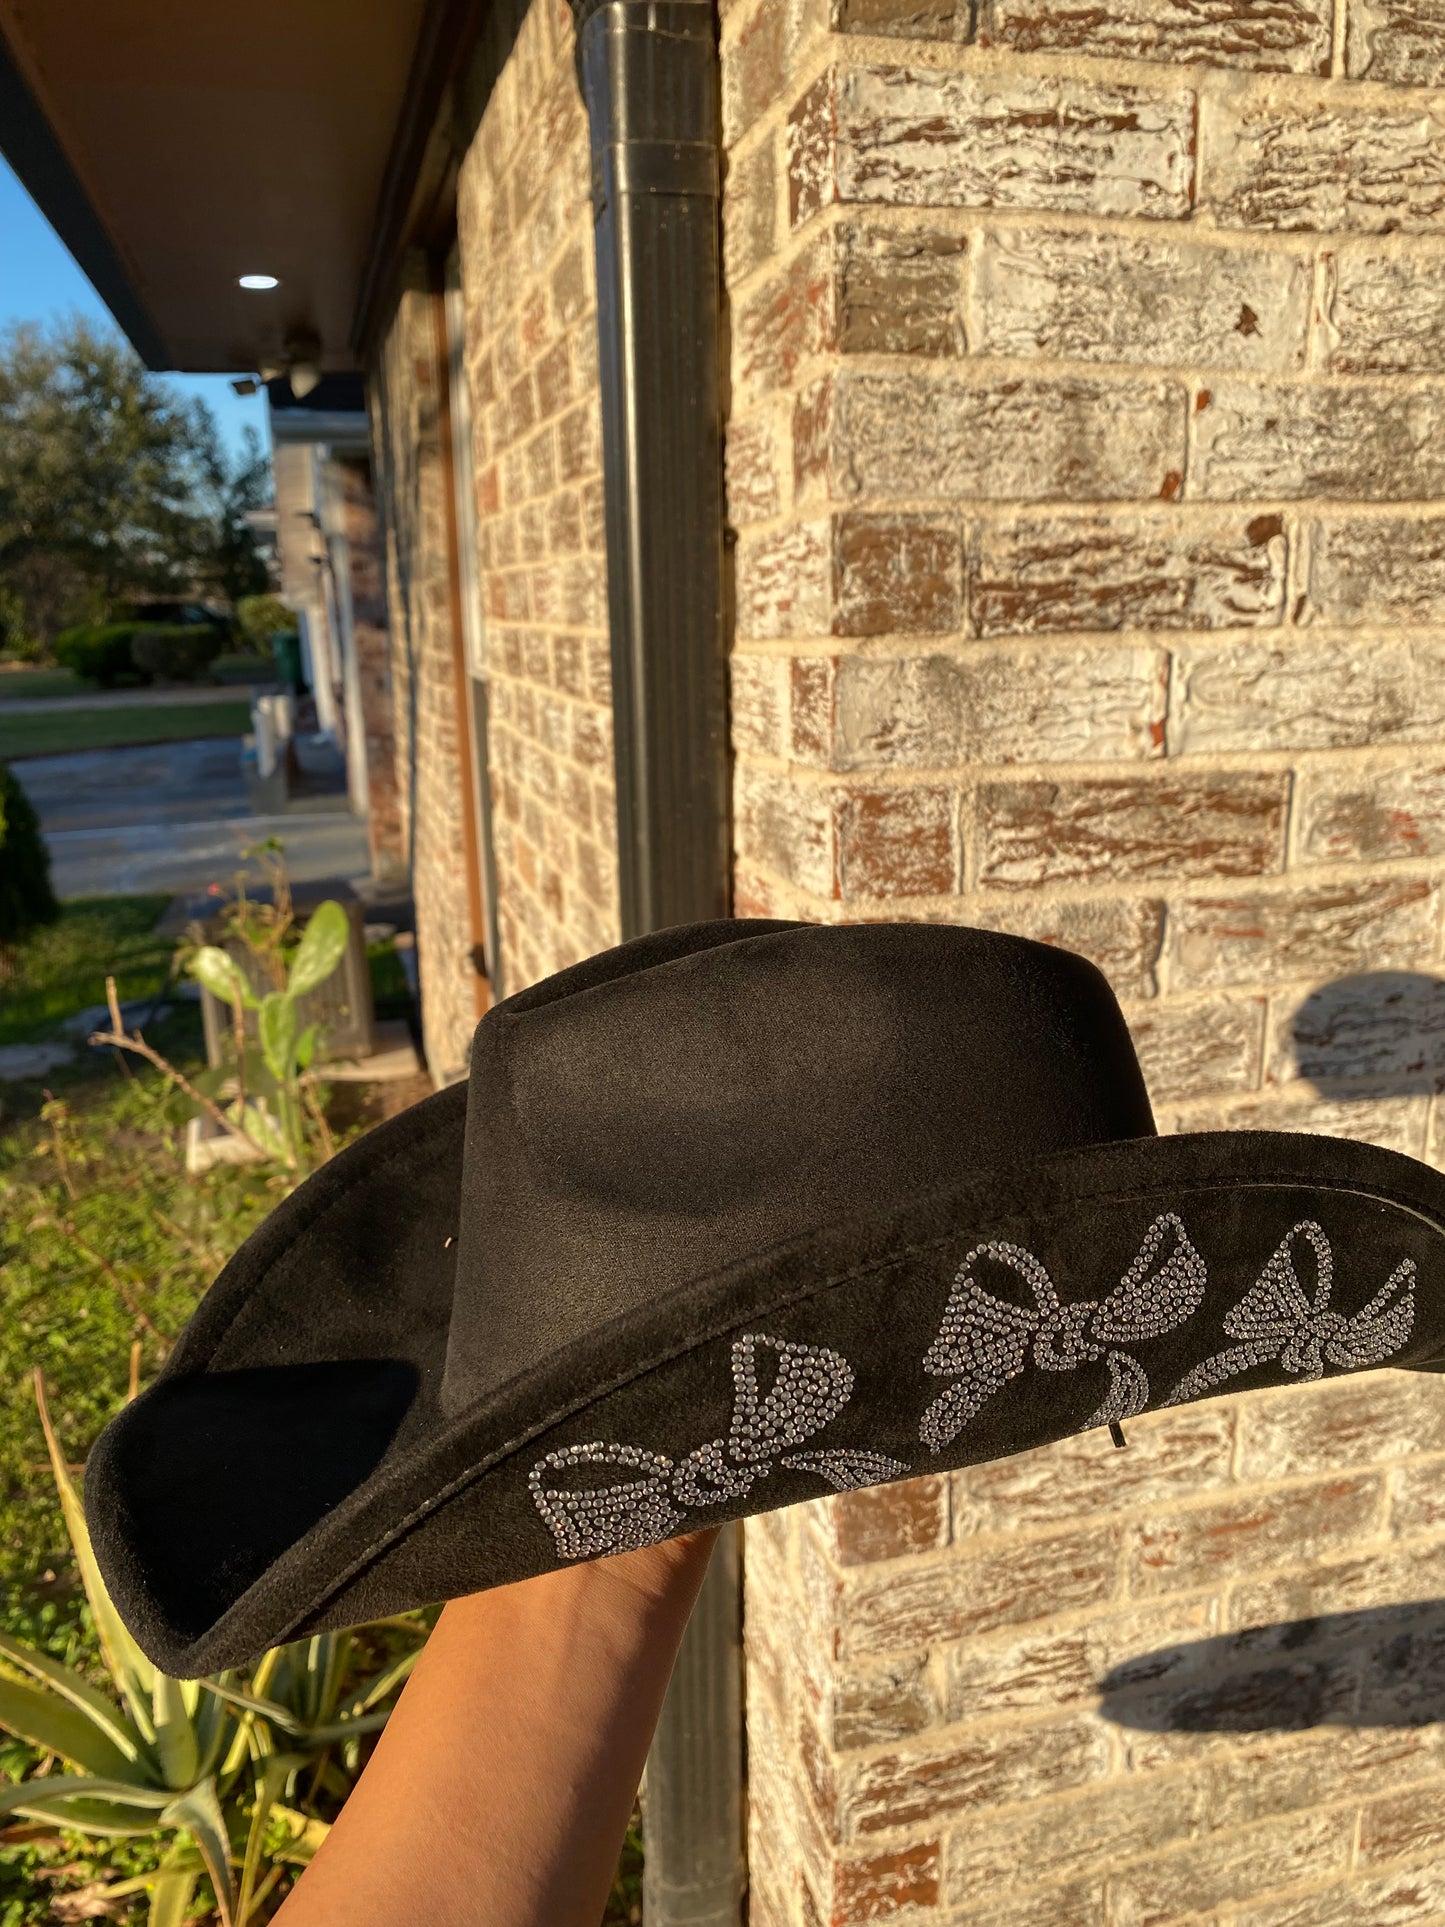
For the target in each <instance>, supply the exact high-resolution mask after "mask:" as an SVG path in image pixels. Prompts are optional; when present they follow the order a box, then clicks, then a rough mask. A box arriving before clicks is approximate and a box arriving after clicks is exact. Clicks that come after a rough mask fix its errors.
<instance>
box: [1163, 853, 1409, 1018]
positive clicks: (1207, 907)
mask: <svg viewBox="0 0 1445 1927" xmlns="http://www.w3.org/2000/svg"><path fill="white" fill-rule="evenodd" d="M1438 899H1439V890H1438V886H1436V885H1434V884H1431V883H1427V882H1424V881H1422V880H1420V879H1417V878H1413V877H1410V878H1401V879H1399V880H1398V881H1388V882H1358V883H1357V882H1349V883H1340V884H1329V885H1320V884H1316V885H1313V886H1310V887H1301V886H1299V885H1296V886H1295V887H1294V888H1292V889H1279V890H1274V891H1259V892H1257V893H1255V894H1251V895H1248V896H1235V897H1201V898H1197V899H1195V900H1193V901H1190V902H1183V903H1180V904H1179V905H1178V906H1177V907H1176V908H1175V909H1174V910H1173V911H1172V912H1171V914H1170V919H1169V924H1170V929H1169V970H1170V983H1171V986H1172V987H1173V988H1174V989H1176V990H1185V989H1195V990H1206V989H1214V988H1218V989H1228V988H1229V987H1231V986H1232V985H1236V984H1243V985H1253V984H1257V983H1261V982H1269V981H1272V980H1273V981H1280V980H1283V981H1286V982H1287V981H1288V980H1289V979H1290V978H1304V977H1316V978H1318V977H1324V976H1327V975H1329V974H1331V973H1335V972H1337V973H1343V972H1346V971H1355V970H1370V969H1383V968H1389V967H1391V966H1397V967H1403V966H1409V965H1412V964H1422V963H1427V962H1428V961H1429V960H1430V959H1431V957H1432V955H1433V953H1434V942H1435V929H1436V926H1437V923H1438V920H1439V901H1438Z"/></svg>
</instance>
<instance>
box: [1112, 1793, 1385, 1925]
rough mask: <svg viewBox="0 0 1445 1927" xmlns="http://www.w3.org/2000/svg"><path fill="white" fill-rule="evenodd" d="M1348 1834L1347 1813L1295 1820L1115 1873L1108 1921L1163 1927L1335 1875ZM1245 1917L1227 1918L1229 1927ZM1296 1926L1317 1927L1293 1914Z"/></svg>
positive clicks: (1345, 1855) (1343, 1863) (1312, 1918)
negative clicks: (1227, 1905)
mask: <svg viewBox="0 0 1445 1927" xmlns="http://www.w3.org/2000/svg"><path fill="white" fill-rule="evenodd" d="M1353 1830H1354V1816H1353V1814H1349V1813H1343V1814H1342V1813H1310V1814H1301V1815H1298V1816H1293V1817H1291V1818H1289V1819H1286V1820H1272V1821H1270V1822H1269V1823H1268V1824H1267V1825H1265V1826H1259V1827H1251V1828H1249V1829H1248V1830H1247V1831H1245V1832H1241V1833H1236V1834H1233V1835H1229V1836H1227V1837H1226V1838H1224V1839H1222V1840H1219V1839H1212V1838H1211V1839H1206V1840H1203V1841H1201V1842H1200V1843H1199V1844H1198V1845H1196V1846H1192V1847H1186V1848H1183V1849H1182V1850H1180V1851H1179V1852H1176V1853H1170V1854H1161V1855H1160V1856H1159V1857H1158V1858H1156V1859H1154V1860H1150V1861H1146V1862H1144V1864H1143V1865H1141V1866H1138V1867H1131V1868H1129V1869H1127V1870H1126V1871H1121V1872H1119V1873H1117V1874H1115V1876H1114V1877H1113V1879H1112V1880H1111V1881H1110V1882H1109V1905H1110V1908H1111V1910H1112V1911H1111V1914H1110V1919H1111V1921H1113V1922H1114V1923H1115V1927H1164V1923H1165V1922H1167V1921H1174V1920H1182V1919H1184V1918H1186V1917H1190V1918H1197V1917H1198V1916H1199V1915H1200V1914H1202V1913H1204V1912H1205V1910H1206V1909H1211V1908H1214V1907H1219V1906H1223V1905H1226V1904H1227V1903H1228V1902H1230V1901H1240V1900H1252V1899H1254V1898H1255V1897H1256V1896H1257V1895H1259V1894H1260V1893H1266V1892H1268V1890H1269V1889H1270V1888H1271V1887H1289V1886H1293V1885H1295V1884H1296V1883H1298V1882H1301V1881H1305V1880H1318V1879H1320V1878H1321V1876H1323V1875H1327V1874H1329V1873H1332V1872H1335V1871H1343V1870H1344V1869H1345V1867H1347V1866H1348V1865H1349V1857H1350V1845H1351V1836H1352V1833H1353ZM1248 1918H1249V1916H1248V1915H1243V1916H1241V1915H1235V1916H1233V1917H1232V1919H1231V1927H1235V1923H1236V1922H1239V1921H1242V1920H1244V1919H1248ZM1299 1920H1300V1927H1305V1923H1306V1922H1308V1927H1321V1922H1320V1919H1319V1917H1318V1916H1317V1915H1314V1914H1301V1915H1300V1916H1299Z"/></svg>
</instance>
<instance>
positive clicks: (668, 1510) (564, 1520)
mask: <svg viewBox="0 0 1445 1927" xmlns="http://www.w3.org/2000/svg"><path fill="white" fill-rule="evenodd" d="M575 1465H620V1466H624V1467H626V1468H627V1469H628V1470H629V1471H633V1472H636V1473H638V1474H639V1475H640V1476H639V1477H637V1478H632V1479H623V1480H619V1481H618V1482H617V1483H616V1484H615V1485H601V1486H573V1487H571V1488H568V1487H565V1486H549V1485H548V1484H547V1482H546V1479H547V1474H548V1473H550V1472H565V1471H566V1470H568V1468H569V1467H571V1466H575ZM671 1472H672V1460H671V1459H665V1458H663V1457H661V1456H660V1455H659V1454H658V1453H656V1452H644V1451H642V1450H641V1449H640V1448H639V1447H637V1446H635V1445H607V1444H603V1443H601V1442H600V1441H599V1442H597V1443H594V1444H591V1445H569V1446H566V1447H564V1448H563V1450H562V1451H560V1452H549V1453H548V1454H547V1456H546V1458H544V1459H539V1460H538V1461H537V1463H536V1465H534V1466H533V1467H532V1476H531V1478H530V1480H529V1481H528V1486H529V1489H530V1491H531V1494H532V1501H533V1503H534V1505H535V1506H536V1508H537V1510H538V1511H539V1512H540V1513H541V1515H542V1517H543V1518H544V1519H545V1520H546V1522H547V1524H548V1526H549V1527H550V1528H551V1532H552V1537H553V1539H555V1540H556V1542H557V1557H558V1558H559V1559H599V1558H602V1557H604V1556H605V1555H607V1554H608V1553H614V1552H636V1551H638V1550H639V1548H641V1547H642V1546H653V1545H656V1544H657V1543H658V1542H659V1541H660V1540H662V1539H670V1538H671V1537H672V1535H673V1534H674V1533H675V1532H677V1531H678V1530H679V1529H680V1528H681V1525H682V1514H681V1513H680V1512H678V1511H676V1510H675V1509H674V1508H673V1506H671V1505H670V1504H669V1503H668V1496H667V1482H668V1478H669V1476H670V1475H671Z"/></svg>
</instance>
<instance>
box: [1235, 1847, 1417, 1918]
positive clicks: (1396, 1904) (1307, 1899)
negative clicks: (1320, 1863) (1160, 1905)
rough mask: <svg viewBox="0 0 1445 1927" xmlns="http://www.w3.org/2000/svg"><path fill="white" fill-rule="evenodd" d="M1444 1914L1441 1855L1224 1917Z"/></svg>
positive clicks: (1360, 1916)
mask: <svg viewBox="0 0 1445 1927" xmlns="http://www.w3.org/2000/svg"><path fill="white" fill-rule="evenodd" d="M1442 1914H1445V1861H1439V1860H1437V1861H1435V1862H1433V1863H1432V1864H1431V1865H1429V1866H1424V1867H1411V1868H1409V1869H1407V1870H1405V1871H1403V1872H1400V1873H1392V1874H1388V1875H1386V1876H1384V1877H1383V1878H1381V1879H1378V1880H1363V1881H1351V1882H1349V1883H1348V1884H1343V1883H1342V1884H1340V1885H1337V1886H1333V1887H1326V1888H1322V1889H1316V1890H1315V1891H1314V1892H1313V1893H1309V1894H1302V1895H1299V1896H1298V1897H1296V1898H1295V1899H1293V1900H1277V1901H1273V1902H1266V1903H1265V1904H1264V1905H1263V1906H1257V1907H1248V1908H1245V1909H1244V1910H1243V1911H1242V1912H1240V1913H1237V1914H1233V1915H1231V1917H1230V1927H1410V1924H1411V1923H1419V1924H1420V1927H1427V1923H1430V1922H1434V1921H1437V1920H1439V1919H1440V1918H1441V1916H1442Z"/></svg>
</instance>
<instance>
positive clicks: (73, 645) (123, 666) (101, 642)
mask: <svg viewBox="0 0 1445 1927" xmlns="http://www.w3.org/2000/svg"><path fill="white" fill-rule="evenodd" d="M139 626H140V625H139V624H137V623H134V622H86V623H82V624H81V625H80V627H79V628H77V629H65V630H62V631H61V633H60V634H59V635H58V636H57V637H56V638H55V659H56V661H57V662H58V663H59V664H60V666H61V668H62V669H68V670H70V672H71V673H72V675H76V676H80V677H83V678H84V679H85V681H87V682H98V683H99V684H100V686H101V688H102V689H114V688H115V686H116V684H117V683H119V682H120V681H121V680H122V678H124V677H126V676H131V675H136V674H139V673H143V672H138V671H137V669H136V666H135V663H134V661H133V660H132V657H131V641H132V638H133V637H134V635H135V633H136V630H137V628H138V627H139Z"/></svg>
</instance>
